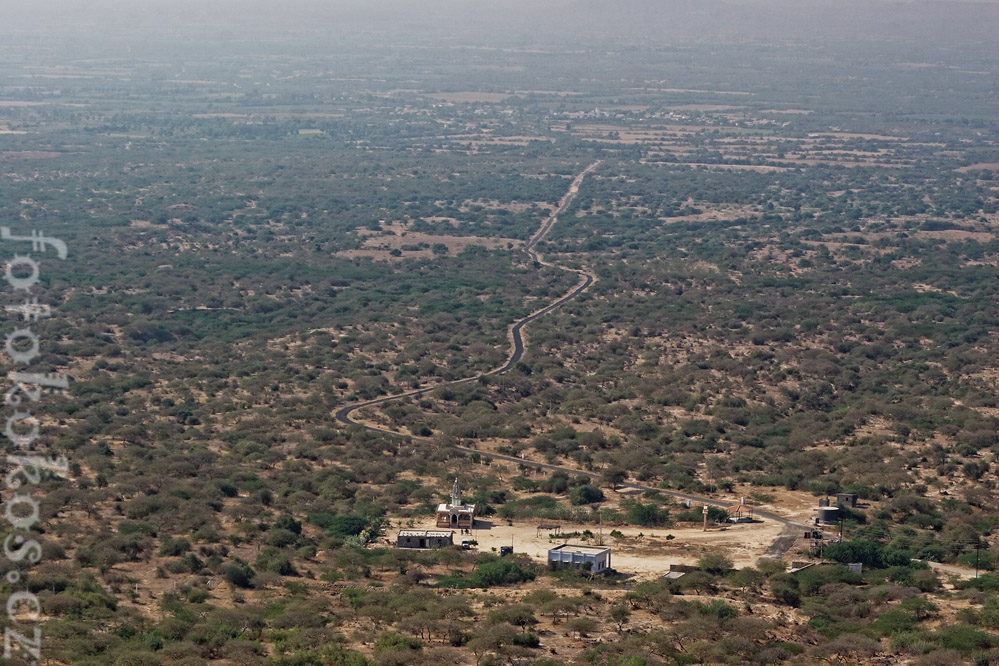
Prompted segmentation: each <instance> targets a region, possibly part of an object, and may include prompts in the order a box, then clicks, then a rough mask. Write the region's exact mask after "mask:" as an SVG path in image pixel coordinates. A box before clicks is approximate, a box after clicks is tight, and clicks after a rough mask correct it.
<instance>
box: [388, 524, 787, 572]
mask: <svg viewBox="0 0 999 666" xmlns="http://www.w3.org/2000/svg"><path fill="white" fill-rule="evenodd" d="M476 522H477V524H478V525H479V526H478V527H476V528H475V529H473V530H472V533H471V534H470V535H465V536H462V535H461V534H460V533H456V534H455V539H456V540H457V541H459V542H460V540H461V539H462V538H465V539H473V540H475V541H477V542H478V550H480V551H493V550H496V551H499V549H500V547H501V546H511V545H512V546H513V550H514V552H515V553H524V554H526V555H528V556H529V557H531V558H532V559H534V560H536V561H537V562H538V563H539V564H544V563H545V562H547V560H548V550H549V549H550V548H554V547H556V546H558V545H561V544H563V543H567V542H568V543H584V544H588V545H600V544H601V543H602V545H604V546H607V547H609V548H610V549H611V566H612V567H614V569H616V570H617V571H620V572H621V573H625V574H633V575H634V576H635V577H636V578H638V579H653V578H658V577H660V576H662V575H663V574H665V573H666V572H667V571H669V565H670V564H696V563H697V560H699V559H700V558H702V557H704V556H705V555H707V554H708V553H722V554H724V555H726V556H728V557H729V558H731V559H732V561H733V562H734V563H735V566H737V567H748V566H755V565H756V562H757V560H759V559H760V558H761V557H764V555H765V554H766V552H767V550H768V549H769V548H770V545H771V544H772V543H773V542H774V541H775V540H776V539H777V538H778V537H779V536H780V534H781V531H782V529H783V526H782V525H780V524H778V523H775V522H772V521H765V522H757V523H740V524H732V525H730V526H714V525H713V526H709V528H708V530H707V531H706V532H705V531H703V529H702V528H701V526H700V525H690V524H683V525H680V526H675V527H670V528H665V527H661V528H659V527H634V526H612V525H604V526H603V527H600V526H598V525H592V524H573V523H562V524H560V529H561V533H562V534H563V535H565V534H572V533H574V532H579V533H583V532H584V531H587V530H588V531H590V532H591V533H592V534H593V537H592V538H590V537H587V539H586V540H581V538H580V537H567V536H562V537H558V536H555V534H554V531H553V530H541V529H538V526H539V525H546V526H548V525H553V524H555V523H556V522H557V521H551V520H547V519H532V520H516V521H512V523H513V524H506V522H505V521H503V520H502V519H499V518H497V517H495V516H491V517H490V518H487V519H485V520H478V521H476ZM406 528H407V529H410V527H409V523H408V521H407V525H406ZM412 529H436V527H435V523H434V520H433V519H432V518H425V519H423V520H421V521H417V522H415V523H414V525H413V527H412ZM611 530H615V531H617V532H620V533H621V534H622V536H620V537H617V538H615V537H611V536H610V532H611ZM601 531H602V532H603V536H602V537H601V536H600V532H601ZM395 535H396V530H392V531H390V532H389V535H388V537H387V540H388V541H390V542H394V539H395ZM669 536H672V537H673V538H667V537H669Z"/></svg>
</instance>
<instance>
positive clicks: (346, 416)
mask: <svg viewBox="0 0 999 666" xmlns="http://www.w3.org/2000/svg"><path fill="white" fill-rule="evenodd" d="M599 164H600V161H599V160H598V161H596V162H594V163H593V164H591V165H590V166H588V167H587V168H586V169H584V170H583V171H581V172H580V173H579V175H577V176H576V178H575V179H574V180H573V181H572V184H571V185H570V186H569V191H568V192H567V193H566V195H565V196H564V197H562V201H561V202H560V203H559V205H558V207H557V208H556V209H555V210H554V212H552V214H551V215H549V216H548V218H547V219H546V220H545V221H544V222H543V223H542V225H541V228H540V229H538V232H537V233H535V234H534V236H532V237H531V239H530V240H529V241H528V242H527V244H526V245H525V246H524V252H526V253H527V254H528V256H530V258H531V259H532V260H533V261H535V262H537V263H539V264H542V265H544V266H550V267H553V268H558V269H560V270H564V271H570V272H572V273H576V274H578V275H579V276H580V282H579V284H577V285H576V286H575V287H573V288H572V290H570V291H569V292H568V293H567V294H565V295H564V296H562V297H561V298H559V299H557V300H555V301H553V302H552V303H550V304H548V305H547V306H545V307H543V308H541V309H540V310H538V311H536V312H532V313H531V314H529V315H527V316H526V317H524V318H523V319H520V320H518V321H517V322H515V323H513V324H512V325H511V326H510V330H509V338H510V356H509V357H508V358H507V360H506V362H505V363H504V364H503V365H501V366H499V367H498V368H495V369H493V370H490V371H489V372H485V373H482V374H481V375H476V376H474V377H467V378H465V379H459V380H457V381H453V382H447V383H446V384H438V385H437V386H427V387H424V388H420V389H415V390H413V391H406V392H404V393H399V394H396V395H389V396H383V397H381V398H375V399H374V400H366V401H364V402H358V403H354V404H350V405H345V406H344V407H341V408H340V409H338V410H337V411H336V412H334V416H335V417H336V419H337V420H338V421H340V422H341V423H343V424H345V425H348V426H360V427H362V428H365V429H366V430H370V431H371V432H377V433H379V434H383V435H393V436H396V437H406V438H409V439H415V440H420V441H426V442H431V441H433V440H431V439H429V438H427V437H416V436H410V435H403V434H400V433H397V432H395V431H393V430H388V429H385V428H378V427H376V426H372V425H367V424H364V423H360V422H358V421H355V420H354V419H353V418H351V413H353V412H355V411H357V410H359V409H363V408H365V407H372V406H374V405H380V404H383V403H386V402H391V401H393V400H401V399H403V398H410V397H414V396H420V395H423V394H425V393H429V392H430V391H433V390H434V389H435V388H437V387H438V386H455V385H458V384H466V383H468V382H473V381H475V380H477V379H479V377H485V376H492V375H498V374H501V373H503V372H506V371H507V370H509V369H510V368H512V367H513V366H514V364H515V363H517V362H518V361H519V360H520V359H521V357H522V356H523V354H524V338H523V329H524V327H525V326H526V325H527V324H530V323H531V322H532V321H534V320H535V319H537V318H538V317H543V316H544V315H546V314H548V313H549V312H551V311H552V310H554V309H555V308H558V307H560V306H561V305H564V304H565V303H566V302H568V301H570V300H572V299H574V298H576V297H577V296H579V295H580V294H581V293H583V292H584V291H586V290H587V289H589V287H590V285H592V284H593V283H594V282H595V281H596V276H595V275H593V274H592V273H589V272H587V271H583V270H577V269H573V268H566V267H565V266H559V265H558V264H552V263H548V262H545V261H544V260H543V259H542V258H541V257H540V256H539V255H538V254H537V253H536V252H535V251H534V248H535V246H536V245H537V244H538V242H539V241H541V239H543V238H544V237H545V235H546V234H547V233H548V232H549V231H551V228H552V227H553V226H554V225H555V223H556V222H557V221H558V216H559V215H561V214H562V213H564V212H565V210H566V209H567V208H568V207H569V205H570V204H571V203H572V201H573V199H575V198H576V195H577V194H578V193H579V186H580V185H581V184H582V182H583V179H584V178H586V175H587V174H588V173H590V172H591V171H593V170H594V169H595V168H597V166H598V165H599ZM453 448H455V449H457V450H459V451H464V452H465V453H477V454H479V455H480V456H482V457H485V458H491V459H492V460H503V461H506V462H511V463H515V464H517V465H523V466H525V467H531V468H534V469H541V470H546V471H549V472H564V473H566V474H569V475H572V476H584V477H587V478H590V479H599V477H600V475H599V474H597V473H594V472H587V471H585V470H580V469H576V468H573V467H564V466H561V465H549V464H548V463H542V462H535V461H533V460H525V459H522V458H515V457H513V456H506V455H503V454H500V453H492V452H490V451H479V450H477V449H473V448H470V447H467V446H460V445H454V447H453ZM620 487H621V488H626V489H632V490H641V491H645V490H654V491H657V492H660V493H663V494H665V495H669V496H671V497H674V498H676V499H679V500H685V501H690V502H691V504H697V505H705V504H706V505H709V506H717V507H722V508H724V507H727V506H730V505H731V504H732V500H722V499H716V498H712V497H704V496H703V495H693V494H690V493H682V492H679V491H676V490H663V489H662V488H656V487H654V486H645V485H642V484H640V483H630V482H625V483H622V484H620ZM755 514H756V515H757V516H759V517H760V518H765V519H767V520H772V521H774V522H777V523H780V524H782V525H785V526H787V527H789V528H794V529H799V530H809V529H811V526H810V525H806V524H805V523H800V522H798V521H795V520H791V519H790V518H785V517H784V516H781V515H779V514H776V513H773V512H770V511H761V510H757V511H755Z"/></svg>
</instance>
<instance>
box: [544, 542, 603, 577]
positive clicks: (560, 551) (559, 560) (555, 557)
mask: <svg viewBox="0 0 999 666" xmlns="http://www.w3.org/2000/svg"><path fill="white" fill-rule="evenodd" d="M566 567H572V568H574V569H580V570H581V571H589V572H590V573H606V572H607V571H609V570H610V568H611V549H610V548H607V547H604V546H582V545H579V544H574V543H564V544H562V545H561V546H556V547H555V548H551V549H549V551H548V568H549V569H563V568H566Z"/></svg>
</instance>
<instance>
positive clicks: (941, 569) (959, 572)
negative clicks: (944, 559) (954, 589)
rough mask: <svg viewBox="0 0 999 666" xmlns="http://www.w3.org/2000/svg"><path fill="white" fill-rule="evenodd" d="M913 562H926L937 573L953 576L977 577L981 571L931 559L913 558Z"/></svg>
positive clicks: (983, 571)
mask: <svg viewBox="0 0 999 666" xmlns="http://www.w3.org/2000/svg"><path fill="white" fill-rule="evenodd" d="M913 562H926V564H927V565H928V566H929V567H930V568H931V569H933V570H934V571H936V572H937V573H944V574H949V575H951V576H960V577H961V578H977V577H978V573H979V572H975V570H974V569H968V568H966V567H956V566H954V565H953V564H940V563H939V562H930V561H929V560H913ZM980 573H988V572H987V571H985V570H982V571H981V572H980Z"/></svg>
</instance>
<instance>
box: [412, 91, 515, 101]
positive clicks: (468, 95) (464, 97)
mask: <svg viewBox="0 0 999 666" xmlns="http://www.w3.org/2000/svg"><path fill="white" fill-rule="evenodd" d="M427 96H428V97H432V98H434V99H439V100H441V101H444V102H454V103H462V102H486V103H488V104H495V103H496V102H502V101H503V100H505V99H507V98H508V97H510V94H509V93H490V92H475V91H467V92H449V93H433V94H431V95H427Z"/></svg>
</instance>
